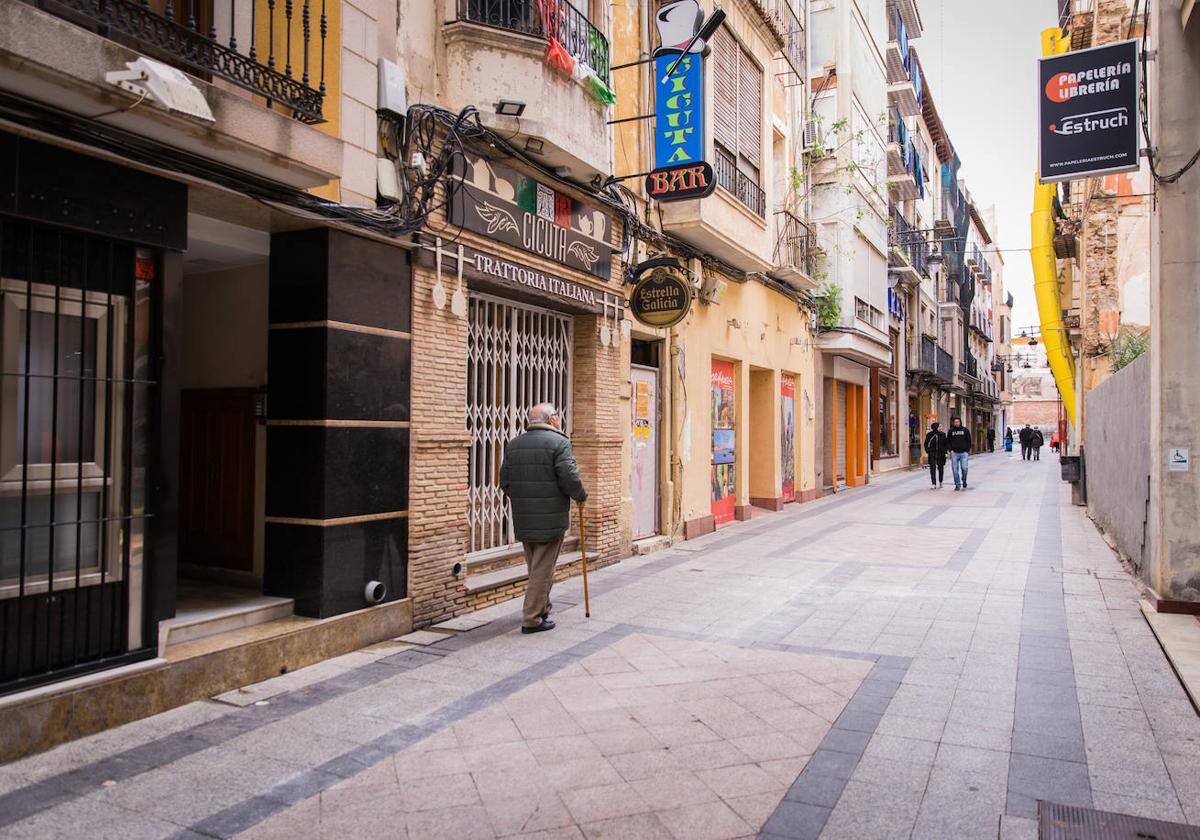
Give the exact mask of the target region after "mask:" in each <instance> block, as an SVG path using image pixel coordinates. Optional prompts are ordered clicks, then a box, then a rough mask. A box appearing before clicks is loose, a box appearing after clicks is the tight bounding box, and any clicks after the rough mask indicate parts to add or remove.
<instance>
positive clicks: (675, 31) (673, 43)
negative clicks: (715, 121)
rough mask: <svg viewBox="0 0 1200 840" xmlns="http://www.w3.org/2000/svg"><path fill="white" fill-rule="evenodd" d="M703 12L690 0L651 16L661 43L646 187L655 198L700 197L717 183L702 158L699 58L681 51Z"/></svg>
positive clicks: (656, 64) (701, 72) (656, 55)
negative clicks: (651, 161)
mask: <svg viewBox="0 0 1200 840" xmlns="http://www.w3.org/2000/svg"><path fill="white" fill-rule="evenodd" d="M703 17H704V15H703V12H701V10H700V7H699V5H698V4H697V3H696V0H680V2H676V3H671V4H668V5H665V6H663V7H662V8H661V9H660V10H659V12H658V15H657V17H656V23H657V25H658V33H659V39H660V41H661V43H662V46H661V47H660V48H659V49H658V50H657V51H656V52H655V53H654V92H655V96H654V113H655V117H654V164H655V168H654V171H653V172H651V173H650V174H649V175H647V176H646V192H647V193H649V195H650V197H651V198H653V199H656V200H657V201H682V200H683V199H688V198H703V197H704V196H706V195H709V194H710V193H711V192H712V191H713V190H714V189H716V187H717V182H716V178H715V177H714V175H713V169H712V167H711V166H710V165H709V164H708V163H707V162H705V160H704V60H703V57H702V54H701V53H700V52H689V53H687V54H684V53H683V48H684V47H686V46H687V44H688V43H689V42H691V40H692V36H693V35H694V34H695V33H696V31H698V29H699V28H700V24H701V21H702V20H703ZM695 46H696V45H693V48H695ZM681 56H682V57H681ZM676 61H678V64H676ZM672 65H675V69H674V70H672V71H671V73H670V75H667V71H669V70H671V67H672Z"/></svg>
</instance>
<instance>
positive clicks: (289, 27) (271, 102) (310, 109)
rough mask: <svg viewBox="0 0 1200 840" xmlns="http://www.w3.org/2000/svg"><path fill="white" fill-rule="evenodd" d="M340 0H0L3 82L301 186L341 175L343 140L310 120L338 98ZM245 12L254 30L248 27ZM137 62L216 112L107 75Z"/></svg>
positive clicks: (228, 163) (124, 127)
mask: <svg viewBox="0 0 1200 840" xmlns="http://www.w3.org/2000/svg"><path fill="white" fill-rule="evenodd" d="M336 9H337V7H333V8H332V9H330V10H329V11H328V17H325V16H323V15H322V14H321V5H320V3H318V2H315V0H307V2H304V0H299V2H296V0H294V2H293V3H292V4H288V5H285V4H283V3H281V2H276V0H243V2H238V0H218V2H217V3H215V4H214V3H213V2H200V0H192V2H186V0H185V2H184V3H181V4H180V5H179V8H178V9H176V8H175V7H173V6H172V5H171V4H170V3H166V4H162V3H157V2H155V3H151V2H145V3H143V2H141V0H42V2H38V3H37V4H34V3H26V2H21V0H0V20H3V21H4V24H3V25H2V26H0V54H3V55H4V56H5V59H6V66H5V70H4V72H3V73H0V88H3V89H6V90H10V91H14V92H16V93H18V94H19V95H21V96H25V97H30V98H35V99H37V100H38V101H39V102H41V103H43V104H46V105H49V106H50V107H53V108H58V109H61V110H64V111H69V112H72V113H76V114H86V113H91V114H101V115H102V116H100V117H97V118H96V119H98V120H99V121H100V122H103V123H104V124H105V125H109V126H113V127H115V128H119V129H122V130H125V131H129V132H131V133H134V134H137V135H139V136H141V137H145V138H147V139H149V140H150V141H152V142H154V143H157V144H159V145H162V146H167V147H171V148H173V149H179V150H182V151H183V152H185V153H187V154H189V155H191V156H193V157H194V158H196V159H201V160H207V161H214V162H217V163H219V164H221V165H223V166H229V167H233V168H236V169H239V170H242V171H247V172H255V173H256V174H258V175H260V176H261V177H263V178H267V179H270V180H271V181H274V182H276V183H279V184H284V185H286V186H289V187H293V188H297V189H309V188H312V187H315V186H320V185H323V184H326V183H328V182H329V181H330V180H331V179H333V178H338V177H340V176H341V175H342V167H343V158H344V154H343V148H342V143H341V141H340V140H339V139H338V138H337V137H335V136H331V135H330V134H329V133H327V132H325V131H322V130H320V129H317V128H315V127H314V126H313V124H315V123H320V122H322V121H323V120H324V106H325V102H326V99H327V98H332V97H333V96H336V95H337V94H338V93H339V88H338V86H337V79H338V77H337V74H336V73H335V72H334V71H332V70H331V71H330V73H329V78H328V79H327V78H326V69H327V67H328V66H329V64H330V58H329V56H328V55H327V54H326V53H327V47H326V44H327V42H328V44H329V45H330V46H329V47H328V53H330V54H336V53H337V49H336V47H334V46H333V45H334V44H337V43H340V38H341V33H340V29H339V28H338V18H337V15H336ZM252 19H253V20H254V21H255V23H256V24H257V25H252ZM142 57H147V58H151V59H154V60H157V61H160V62H163V63H165V64H169V65H172V66H174V67H177V68H180V69H181V70H183V71H184V72H186V73H187V74H189V78H190V79H191V81H192V83H193V84H194V85H195V87H196V89H197V90H198V91H199V93H200V95H201V96H202V97H203V98H204V100H205V102H206V103H207V105H208V107H209V110H210V111H211V113H212V121H211V122H209V121H201V120H197V119H195V118H192V117H188V116H185V115H182V114H179V113H176V112H170V111H168V110H166V109H165V108H161V107H158V106H153V105H150V104H145V105H142V106H141V107H131V106H133V105H134V104H135V103H136V102H137V100H136V98H135V97H132V96H130V95H128V94H125V93H123V92H122V91H119V90H118V89H117V88H116V87H115V86H114V85H112V84H110V83H108V82H106V81H105V74H106V73H108V72H111V71H113V70H123V69H125V67H126V65H127V64H128V63H131V62H134V61H136V60H138V59H140V58H142Z"/></svg>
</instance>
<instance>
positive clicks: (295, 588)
mask: <svg viewBox="0 0 1200 840" xmlns="http://www.w3.org/2000/svg"><path fill="white" fill-rule="evenodd" d="M266 551H267V556H268V557H271V556H274V557H276V558H279V559H280V562H276V563H268V564H267V568H266V575H265V577H264V579H263V591H264V592H265V593H266V594H268V595H279V596H284V597H289V598H295V599H296V613H297V614H298V615H304V616H310V617H313V618H327V617H329V616H333V615H340V614H342V613H346V612H352V611H353V610H358V609H362V608H363V607H364V606H366V604H365V603H364V600H363V590H364V589H365V588H366V585H367V583H368V582H370V581H373V580H378V581H382V582H383V583H385V584H386V585H387V597H386V598H385V599H384V602H385V603H386V602H387V601H394V600H396V599H398V598H403V597H405V596H406V595H407V594H408V592H407V583H408V520H407V519H406V518H395V519H380V520H374V521H368V522H351V523H347V524H342V525H330V526H328V527H323V528H322V527H319V526H314V525H294V524H290V523H277V522H269V523H267V527H266Z"/></svg>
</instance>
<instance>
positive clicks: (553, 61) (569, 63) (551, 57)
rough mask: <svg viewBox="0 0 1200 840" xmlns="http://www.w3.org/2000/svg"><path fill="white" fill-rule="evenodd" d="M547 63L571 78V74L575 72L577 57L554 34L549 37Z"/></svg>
mask: <svg viewBox="0 0 1200 840" xmlns="http://www.w3.org/2000/svg"><path fill="white" fill-rule="evenodd" d="M546 63H547V64H549V65H550V66H551V67H553V68H554V69H555V70H558V71H559V72H560V73H562V74H563V75H564V76H566V77H567V78H571V74H573V73H574V72H575V59H574V58H572V57H571V54H570V53H569V52H567V48H566V47H564V46H563V45H562V42H561V41H559V40H558V39H557V38H555V37H554V36H550V37H549V38H547V47H546Z"/></svg>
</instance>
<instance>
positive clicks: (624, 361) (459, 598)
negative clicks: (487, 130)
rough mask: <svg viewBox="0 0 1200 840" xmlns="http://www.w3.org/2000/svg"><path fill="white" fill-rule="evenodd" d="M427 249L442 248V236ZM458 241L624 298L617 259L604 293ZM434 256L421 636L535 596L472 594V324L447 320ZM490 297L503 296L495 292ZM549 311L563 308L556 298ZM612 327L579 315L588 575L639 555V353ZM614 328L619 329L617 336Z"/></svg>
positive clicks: (415, 405) (416, 555) (575, 440)
mask: <svg viewBox="0 0 1200 840" xmlns="http://www.w3.org/2000/svg"><path fill="white" fill-rule="evenodd" d="M609 220H610V222H612V224H611V225H610V231H611V238H610V241H611V243H612V244H613V245H614V246H618V245H619V243H620V225H619V221H618V220H616V219H614V218H612V217H609ZM443 224H444V219H442V218H440V216H439V217H438V218H435V219H434V220H432V221H431V225H434V226H435V228H439V229H440V228H441V226H442V225H443ZM425 240H426V241H427V242H429V244H431V245H432V242H431V237H429V236H426V237H425ZM457 242H461V243H463V244H464V245H465V246H467V247H469V248H472V249H478V250H482V251H484V252H487V253H491V254H496V255H498V256H502V257H504V258H507V259H511V260H515V261H517V262H519V263H522V264H525V265H528V266H531V267H533V268H537V269H540V270H543V271H546V272H547V273H549V274H553V275H556V276H559V277H564V278H568V279H571V280H574V281H576V282H581V283H586V284H587V285H589V286H590V287H592V288H597V287H601V286H603V287H607V289H608V291H609V293H610V294H613V293H616V294H621V277H622V274H623V270H624V263H623V262H622V260H621V259H620V255H619V254H616V253H614V256H613V260H612V271H611V274H610V275H609V277H608V282H607V283H603V282H602V281H599V280H597V279H596V278H595V277H585V276H583V275H582V274H581V273H580V272H576V271H573V270H572V269H570V268H567V267H565V266H563V265H560V264H558V263H554V262H551V261H548V260H545V259H542V258H540V257H538V256H536V255H534V254H532V253H529V252H526V251H522V250H520V249H518V248H515V247H512V246H509V245H506V244H504V243H502V242H498V241H495V240H491V239H488V238H486V237H482V236H478V235H476V234H473V233H471V232H468V231H462V232H461V233H460V235H459V237H458V239H457ZM457 242H456V246H457ZM456 246H455V247H456ZM447 247H449V246H447ZM428 257H429V255H428V253H427V252H426V253H424V254H418V255H417V256H416V257H414V260H415V261H416V263H417V264H416V265H414V268H413V326H412V335H413V338H412V434H411V469H410V475H411V479H410V489H409V496H410V504H409V506H410V531H409V592H410V594H411V597H412V601H413V626H414V627H425V626H428V625H430V624H434V623H436V622H438V621H443V620H446V619H448V618H451V617H453V616H456V615H460V614H462V613H465V612H469V611H472V610H476V609H479V608H481V607H485V606H488V605H491V604H495V603H499V602H502V601H507V600H510V599H512V598H515V597H519V596H520V595H522V594H523V593H524V591H525V581H524V580H521V581H516V582H513V583H508V584H505V585H502V586H498V587H495V588H491V589H485V590H482V591H475V592H471V593H468V592H467V591H466V585H465V584H466V575H467V572H468V568H467V566H468V558H467V550H468V533H467V521H468V492H469V469H470V468H469V455H470V447H471V436H470V434H469V432H468V431H467V421H466V394H467V365H468V360H467V356H468V343H467V342H468V323H467V320H466V319H464V318H459V317H457V316H456V315H454V314H453V313H451V311H450V308H449V306H447V307H446V308H445V309H442V310H439V309H438V308H437V307H436V306H435V305H434V303H433V287H434V284H435V280H436V277H435V272H434V270H433V269H432V268H431V267H430V260H429V259H428ZM453 265H454V263H453V261H449V262H447V263H446V265H445V266H444V268H443V275H442V283H443V285H444V286H445V287H446V288H447V295H449V294H450V293H451V292H453V290H454V284H455V279H454V277H455V272H454V271H453V270H452V267H453ZM480 291H487V292H488V294H491V295H500V296H502V297H503V296H504V295H503V293H502V292H499V291H497V290H496V289H491V288H488V289H480ZM527 302H528V301H527ZM546 303H548V304H551V305H552V306H557V304H554V303H553V301H551V300H550V299H549V298H547V300H546ZM602 322H603V319H602V317H601V316H600V315H597V314H580V313H578V312H576V313H573V342H574V344H573V353H572V395H571V406H570V411H571V442H572V446H573V448H574V451H575V457H576V460H577V461H578V463H579V468H580V472H581V474H582V477H583V481H584V484H585V486H586V487H587V489H588V494H589V495H588V502H587V505H586V507H585V510H586V516H587V519H586V523H585V525H586V528H587V535H586V536H587V549H588V552H587V553H588V566H589V568H592V567H600V566H605V565H609V564H611V563H614V562H616V561H617V560H619V559H620V558H622V557H625V556H628V555H629V553H630V551H631V546H630V544H629V539H628V534H629V527H628V523H627V522H625V521H624V520H625V519H627V518H628V513H627V511H625V510H624V508H623V507H622V499H621V493H622V483H623V472H624V470H625V465H626V463H627V460H626V458H625V456H624V454H623V445H624V442H625V437H626V436H625V434H624V432H623V429H624V426H623V424H622V421H621V410H620V409H621V404H622V401H621V396H622V386H623V385H624V397H625V398H626V399H628V384H627V383H628V373H627V371H628V353H629V345H628V342H627V341H622V342H621V343H620V344H619V346H617V347H611V346H602V345H601V344H600V340H599V334H600V329H601V326H602ZM612 323H613V322H612V321H611V319H610V321H609V324H610V326H611V325H612ZM576 527H577V526H575V525H574V516H572V533H576V531H575V529H576ZM622 535H624V536H622ZM456 563H458V564H462V568H461V571H460V574H458V575H455V574H454V566H455V564H456ZM523 564H524V559H523V558H522V557H521V556H520V555H518V556H516V557H514V558H512V559H511V560H499V561H496V562H494V563H489V564H487V565H486V566H484V565H480V566H477V567H475V568H473V569H471V570H470V571H471V572H473V573H480V572H484V571H488V570H491V569H494V568H496V567H504V566H508V565H523ZM580 569H581V563H579V562H578V561H576V562H572V563H566V564H564V565H563V566H561V567H560V568H559V569H558V570H557V571H556V573H555V579H556V580H562V579H564V578H566V577H570V576H572V575H576V574H578V573H579V572H580Z"/></svg>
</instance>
